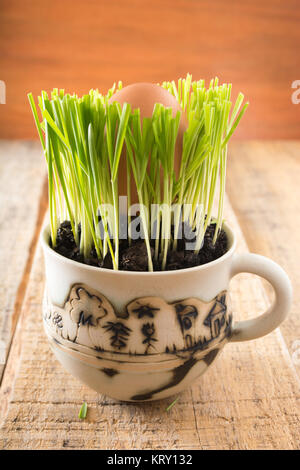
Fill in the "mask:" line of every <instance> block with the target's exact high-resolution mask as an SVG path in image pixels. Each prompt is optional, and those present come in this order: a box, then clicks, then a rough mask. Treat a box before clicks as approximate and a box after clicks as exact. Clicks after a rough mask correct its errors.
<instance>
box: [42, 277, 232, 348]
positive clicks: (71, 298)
mask: <svg viewBox="0 0 300 470" xmlns="http://www.w3.org/2000/svg"><path fill="white" fill-rule="evenodd" d="M44 321H45V323H46V325H47V329H48V331H49V332H50V334H51V335H52V336H53V337H54V338H56V339H60V338H61V339H63V340H66V341H71V342H72V343H74V345H76V344H78V345H81V346H85V347H87V348H91V349H93V350H96V351H105V352H112V353H119V354H120V353H123V354H129V355H131V356H135V355H137V356H151V355H152V356H153V355H157V354H169V355H172V354H173V355H176V356H180V357H190V356H192V355H193V354H194V353H196V352H198V351H203V350H205V349H211V348H214V347H216V346H217V344H218V343H220V342H221V341H223V340H224V339H226V338H228V337H229V336H230V334H231V323H232V317H231V314H230V313H229V312H228V308H227V292H226V291H222V292H221V293H220V294H218V295H217V296H216V297H215V298H214V299H213V300H212V301H210V302H203V301H201V300H199V299H196V298H188V299H184V300H181V301H178V302H174V303H167V302H166V301H165V300H164V299H162V298H159V297H143V298H139V299H135V300H133V301H132V302H130V303H129V304H128V305H127V307H126V309H125V312H116V311H115V309H114V308H113V306H112V304H111V303H110V302H109V301H108V300H107V299H106V298H105V297H104V295H102V294H101V293H100V292H98V291H96V290H95V289H92V288H90V287H88V286H86V285H84V284H75V285H73V286H72V288H71V290H70V293H69V295H68V298H67V300H66V302H65V303H64V305H63V306H62V307H59V306H57V305H54V304H52V303H51V302H49V299H46V301H45V304H44Z"/></svg>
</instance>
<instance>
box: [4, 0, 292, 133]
mask: <svg viewBox="0 0 300 470" xmlns="http://www.w3.org/2000/svg"><path fill="white" fill-rule="evenodd" d="M0 10H1V14H0V79H1V80H4V81H5V83H6V91H7V96H6V102H7V104H6V105H0V137H2V138H3V137H5V138H36V129H35V127H34V123H33V119H32V116H31V113H30V109H29V105H28V102H27V98H26V94H27V92H29V91H32V92H33V93H34V95H35V96H36V95H37V94H38V93H40V91H41V90H42V89H45V90H48V91H49V90H51V89H52V88H53V87H61V88H65V89H66V90H68V91H70V92H73V91H76V92H77V93H79V94H82V93H84V92H87V91H88V90H89V89H90V88H92V87H95V88H99V89H100V90H101V91H103V92H104V91H106V90H107V89H108V88H109V87H110V86H111V85H112V83H113V82H115V81H117V80H120V79H121V80H123V82H124V83H125V84H129V83H134V82H137V81H150V82H157V81H162V80H166V79H168V80H169V79H177V78H179V77H180V76H185V75H186V73H187V72H190V73H192V74H193V75H194V77H195V78H197V79H199V78H205V79H206V80H208V79H210V78H212V77H214V76H215V75H218V76H219V77H220V79H221V80H222V81H229V82H233V84H234V90H235V93H236V92H237V91H239V90H241V91H243V92H244V93H245V95H246V97H247V99H248V100H249V101H250V105H251V106H250V107H249V110H248V111H247V115H246V116H245V118H244V119H243V121H242V123H241V125H240V127H239V129H238V131H237V136H238V137H240V138H245V137H246V138H248V139H249V138H276V139H279V138H290V139H291V138H299V137H300V126H299V106H300V105H298V106H297V105H293V104H292V102H291V94H292V91H293V90H292V89H291V84H292V82H293V81H294V80H297V79H299V78H300V77H299V76H298V75H297V74H298V72H299V66H300V55H299V53H298V44H299V41H300V28H299V20H300V4H299V1H298V0H286V1H285V2H283V1H282V0H265V1H264V2H262V1H260V0H245V1H243V2H238V1H236V0H229V1H227V2H224V1H223V0H215V1H213V2H211V1H209V0H202V1H194V0H143V2H140V1H139V0H122V1H120V0H110V1H109V2H104V1H98V0H87V1H85V2H80V1H73V0H64V1H63V2H61V1H59V0H43V2H37V1H36V0H25V1H24V0H0Z"/></svg>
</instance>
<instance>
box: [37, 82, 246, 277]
mask: <svg viewBox="0 0 300 470" xmlns="http://www.w3.org/2000/svg"><path fill="white" fill-rule="evenodd" d="M161 86H162V87H163V88H165V89H166V90H168V91H169V92H170V93H171V94H172V95H173V96H174V97H175V98H176V99H177V100H178V102H179V104H180V105H181V108H182V112H185V113H186V116H187V120H188V127H187V129H186V131H185V133H184V136H183V148H182V154H181V155H180V165H179V172H178V174H176V173H175V170H174V161H175V146H176V140H177V137H178V132H179V124H180V118H181V113H180V112H178V113H177V115H176V116H173V115H172V109H171V108H166V107H164V106H163V105H161V104H156V105H155V106H154V109H153V113H152V116H151V117H148V118H144V119H141V116H140V109H131V106H130V104H126V103H125V104H124V105H123V106H121V105H120V104H119V103H117V102H113V103H110V102H109V98H110V97H111V96H112V95H113V94H114V93H115V91H117V90H119V89H121V88H122V82H119V83H118V84H117V85H116V84H115V85H113V87H112V88H111V89H110V90H108V92H107V93H106V95H102V94H101V93H100V92H99V91H98V90H90V92H89V93H88V94H86V95H84V96H82V97H78V96H77V95H76V94H69V93H65V91H64V90H59V89H57V88H55V89H54V90H53V91H52V92H51V93H50V95H48V93H46V92H45V91H42V92H41V96H39V97H38V100H37V105H36V103H35V101H34V98H33V96H32V94H31V93H29V95H28V98H29V103H30V106H31V110H32V113H33V117H34V121H35V124H36V128H37V132H38V135H39V138H40V141H41V145H42V149H43V152H44V155H45V159H46V163H47V170H48V183H49V214H50V228H51V243H52V246H53V247H55V246H56V237H57V229H58V227H59V225H60V223H61V222H63V221H64V220H69V221H70V223H71V227H72V231H73V234H74V239H75V242H76V244H77V246H78V248H79V250H80V253H81V254H82V255H83V257H84V258H89V256H90V253H91V250H93V249H94V250H95V252H96V256H97V258H98V259H99V261H100V262H101V261H103V260H104V258H105V256H106V255H107V254H109V255H110V256H111V259H112V264H113V268H114V269H118V267H119V240H120V215H121V214H120V212H121V209H120V203H119V196H120V195H121V194H120V191H119V178H121V177H123V178H125V179H126V182H127V214H126V216H127V218H128V240H129V244H130V242H131V237H132V234H131V228H130V222H131V221H132V216H131V215H130V206H131V196H132V195H131V190H130V188H131V183H132V182H133V183H134V188H135V190H136V193H137V196H138V202H139V215H140V220H141V229H142V233H143V238H144V242H145V246H146V250H147V257H148V270H149V271H153V263H154V262H155V263H156V264H157V263H159V265H160V269H162V270H164V269H165V268H166V262H167V256H168V253H169V252H170V250H174V251H176V250H177V249H178V240H179V238H180V233H181V230H182V226H183V224H186V225H188V226H189V227H191V229H192V230H193V231H194V232H193V233H194V234H195V236H196V243H195V246H194V250H195V252H199V250H200V249H201V246H202V242H203V238H204V234H205V231H206V228H207V227H208V225H209V224H210V223H211V222H212V220H215V223H216V229H215V233H214V241H213V242H214V243H215V242H216V240H217V237H218V234H219V231H220V229H221V227H222V222H223V206H224V194H225V182H226V163H227V146H228V142H229V140H230V138H231V136H232V135H233V133H234V131H235V129H236V127H237V125H238V124H239V122H240V120H241V118H242V116H243V114H244V113H245V111H246V109H247V106H248V103H244V96H243V94H242V93H239V94H238V97H237V99H236V101H235V103H234V105H233V106H232V101H231V84H222V85H220V84H219V81H218V78H215V79H213V80H211V82H210V83H209V86H208V87H207V88H206V87H205V83H204V80H199V81H193V80H192V76H191V75H189V74H188V75H187V77H186V78H185V79H179V80H178V82H177V83H175V81H172V82H163V83H162V84H161ZM121 159H126V168H127V174H126V175H122V174H120V161H121ZM215 203H217V207H218V209H217V214H216V218H215V219H213V215H212V212H213V207H214V204H215ZM111 208H112V209H111ZM153 208H154V209H153ZM186 208H188V209H186ZM199 208H200V209H199ZM99 221H101V224H100V223H99ZM153 235H155V236H153ZM152 238H155V241H154V243H152Z"/></svg>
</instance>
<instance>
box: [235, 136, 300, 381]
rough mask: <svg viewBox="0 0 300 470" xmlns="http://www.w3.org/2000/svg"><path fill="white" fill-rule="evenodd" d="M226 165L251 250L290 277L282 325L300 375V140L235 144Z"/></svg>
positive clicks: (270, 294)
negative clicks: (290, 297) (290, 300)
mask: <svg viewBox="0 0 300 470" xmlns="http://www.w3.org/2000/svg"><path fill="white" fill-rule="evenodd" d="M228 168H229V171H228V179H227V192H228V194H229V197H230V200H231V202H232V206H233V208H234V211H235V213H236V215H237V217H238V220H239V223H240V225H241V227H242V230H243V231H244V233H245V236H246V240H247V243H248V246H249V248H250V250H251V251H253V252H256V253H259V254H262V255H265V256H269V257H270V258H273V259H274V261H276V262H277V263H279V264H280V265H281V266H282V267H283V268H284V269H285V270H286V271H287V273H288V275H289V276H290V278H291V281H292V284H293V289H294V301H293V305H292V310H291V313H290V316H289V318H288V320H287V321H285V322H284V323H283V324H282V326H281V328H280V329H281V331H282V334H283V336H284V339H285V342H286V344H287V347H288V350H289V353H290V354H291V355H292V356H293V357H294V366H295V367H296V368H297V371H298V374H299V376H300V355H299V353H297V350H299V347H300V341H299V340H300V317H299V311H300V276H299V260H300V244H299V234H300V220H299V207H300V206H299V204H300V203H299V201H300V185H299V183H300V142H299V141H298V142H264V143H261V142H247V143H246V142H245V143H242V142H239V143H237V142H236V143H233V144H232V145H231V147H230V155H229V164H228ZM265 287H266V288H267V292H268V293H269V298H271V296H272V292H271V291H270V288H269V286H268V285H266V284H265ZM297 341H298V342H299V344H298V346H297Z"/></svg>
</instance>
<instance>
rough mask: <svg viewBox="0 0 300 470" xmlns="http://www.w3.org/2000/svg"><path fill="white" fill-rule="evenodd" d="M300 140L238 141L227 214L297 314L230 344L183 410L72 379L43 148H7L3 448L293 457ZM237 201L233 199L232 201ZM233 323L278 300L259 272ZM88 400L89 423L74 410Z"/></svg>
mask: <svg viewBox="0 0 300 470" xmlns="http://www.w3.org/2000/svg"><path fill="white" fill-rule="evenodd" d="M299 156H300V142H233V143H232V144H231V147H230V158H229V170H228V184H227V192H228V199H227V201H226V218H227V220H229V221H230V223H231V225H233V226H234V227H235V229H236V230H237V232H238V237H239V246H238V249H239V250H240V251H246V250H248V249H249V250H251V251H254V252H257V253H260V254H264V255H266V256H270V257H272V258H273V259H274V260H275V261H277V262H279V263H280V264H281V265H282V266H283V267H284V268H285V269H286V270H287V272H288V274H289V276H290V277H291V279H292V282H293V286H294V293H295V294H294V295H295V298H294V303H293V308H292V311H291V314H290V316H289V318H288V320H286V321H285V322H284V323H283V325H282V326H281V328H280V329H277V330H276V331H274V332H273V333H271V334H270V335H268V336H266V337H265V338H263V339H258V340H256V341H252V342H248V343H233V344H230V345H228V346H227V347H226V348H225V350H224V351H223V353H222V355H221V357H220V359H219V360H218V361H217V363H216V365H214V366H213V367H212V368H211V369H210V370H209V371H208V372H207V373H206V374H205V375H204V376H203V377H202V378H200V379H199V380H198V381H197V382H196V383H195V384H194V386H193V387H192V388H189V389H188V390H186V391H185V392H183V393H181V394H180V395H179V399H178V401H177V403H176V404H175V405H174V406H173V407H172V408H171V410H170V411H166V408H167V406H168V405H169V404H170V403H171V401H173V398H172V399H166V400H162V401H158V402H153V403H146V404H137V405H135V404H122V403H117V402H115V401H113V400H111V399H110V398H108V397H105V396H103V395H99V394H97V393H96V392H94V391H93V390H90V389H88V388H87V387H85V386H84V385H82V384H81V383H79V382H78V381H77V380H76V379H75V378H73V377H71V376H70V375H69V374H68V373H67V372H65V371H64V369H63V368H62V367H61V366H60V364H59V363H58V362H57V361H56V359H55V358H54V356H53V354H52V353H51V352H50V349H49V347H48V344H47V341H46V338H45V335H44V332H43V329H42V323H41V300H42V293H43V288H44V272H43V260H42V255H41V250H40V247H39V244H38V236H39V232H40V229H41V224H42V221H43V217H44V214H45V212H46V210H47V186H46V183H45V165H44V161H43V158H42V155H41V150H40V147H39V145H38V144H37V143H31V142H27V143H24V142H23V143H21V142H6V141H2V142H1V144H0V191H1V193H0V204H1V223H0V250H1V271H0V280H1V283H0V285H1V287H0V308H1V310H0V312H1V314H0V315H1V317H0V341H1V342H0V359H1V361H0V362H1V369H0V371H1V376H2V383H1V388H0V423H2V426H1V429H0V448H4V449H61V448H65V449H296V448H299V447H300V427H299V425H300V419H299V417H300V407H299V401H300V380H299V376H300V316H299V307H300V278H299V275H298V265H299V255H300V249H299V233H300V222H299V201H300V191H299V183H300V161H299V158H300V157H299ZM229 201H230V202H229ZM231 292H232V304H233V310H234V312H235V318H239V319H241V318H247V317H250V316H253V315H256V314H258V313H260V312H262V311H263V310H264V309H265V308H266V306H267V305H268V304H269V303H270V299H271V296H272V292H271V291H270V289H269V287H268V286H266V285H265V283H262V281H261V280H260V279H259V278H257V277H255V276H252V275H247V274H243V275H239V276H238V277H236V278H235V279H234V280H233V281H232V283H231ZM83 401H86V402H87V403H88V415H87V419H86V420H84V421H80V420H79V419H78V411H79V408H80V406H81V404H82V403H83Z"/></svg>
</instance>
